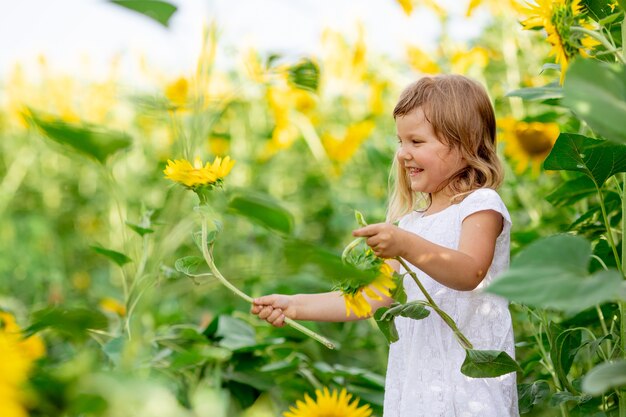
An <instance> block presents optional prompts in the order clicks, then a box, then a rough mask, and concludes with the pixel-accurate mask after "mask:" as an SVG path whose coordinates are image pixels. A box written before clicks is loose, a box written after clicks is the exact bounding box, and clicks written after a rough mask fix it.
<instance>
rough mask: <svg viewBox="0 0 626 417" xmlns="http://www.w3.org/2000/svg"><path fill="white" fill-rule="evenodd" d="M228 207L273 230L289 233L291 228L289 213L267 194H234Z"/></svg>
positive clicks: (291, 218)
mask: <svg viewBox="0 0 626 417" xmlns="http://www.w3.org/2000/svg"><path fill="white" fill-rule="evenodd" d="M228 208H229V209H230V210H231V211H233V212H235V213H237V214H239V215H242V216H244V217H247V218H248V219H250V220H252V221H254V222H256V223H258V224H261V225H263V226H265V227H268V228H270V229H272V230H274V231H277V232H281V233H285V234H290V233H291V231H292V230H293V216H292V215H291V213H289V211H288V210H287V209H285V208H284V207H283V206H281V205H280V204H278V203H277V202H275V201H273V200H272V199H270V198H269V197H268V196H262V195H258V194H256V195H235V196H234V197H233V198H232V199H231V200H230V202H229V204H228Z"/></svg>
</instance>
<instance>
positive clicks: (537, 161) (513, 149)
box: [498, 117, 560, 175]
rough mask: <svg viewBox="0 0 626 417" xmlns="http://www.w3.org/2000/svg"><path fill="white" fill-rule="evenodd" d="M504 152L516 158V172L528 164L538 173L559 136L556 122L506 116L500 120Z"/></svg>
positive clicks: (521, 171)
mask: <svg viewBox="0 0 626 417" xmlns="http://www.w3.org/2000/svg"><path fill="white" fill-rule="evenodd" d="M498 126H499V128H500V130H501V133H500V140H501V141H502V142H503V143H504V154H505V155H506V156H507V157H509V158H511V159H512V160H514V161H515V162H516V164H515V172H517V173H518V174H522V173H523V172H524V171H526V169H527V168H528V166H529V165H530V166H531V168H532V172H533V174H535V175H536V174H538V173H539V170H540V169H541V164H542V163H543V161H544V160H545V159H546V157H547V156H548V154H549V153H550V151H551V150H552V146H554V143H555V142H556V139H557V138H558V136H559V133H560V131H559V126H558V125H557V124H556V123H542V122H524V121H518V120H515V119H514V118H512V117H506V118H504V119H500V120H499V121H498Z"/></svg>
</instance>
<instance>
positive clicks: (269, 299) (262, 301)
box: [252, 294, 276, 305]
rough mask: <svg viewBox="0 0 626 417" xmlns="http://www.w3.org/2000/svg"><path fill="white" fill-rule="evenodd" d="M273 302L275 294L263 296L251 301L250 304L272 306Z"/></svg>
mask: <svg viewBox="0 0 626 417" xmlns="http://www.w3.org/2000/svg"><path fill="white" fill-rule="evenodd" d="M274 301H276V294H271V295H265V296H263V297H259V298H255V299H254V300H252V302H253V303H254V304H256V305H272V304H274Z"/></svg>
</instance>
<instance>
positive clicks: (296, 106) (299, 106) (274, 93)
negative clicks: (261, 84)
mask: <svg viewBox="0 0 626 417" xmlns="http://www.w3.org/2000/svg"><path fill="white" fill-rule="evenodd" d="M283 81H284V84H283V85H280V86H271V87H269V88H268V89H267V101H268V103H269V107H270V111H271V113H272V115H273V116H274V123H275V125H274V130H273V131H272V138H271V140H270V141H269V142H268V143H267V145H266V147H265V149H264V152H263V155H262V159H266V158H269V157H271V156H273V155H274V154H275V153H277V152H279V151H281V150H284V149H288V148H289V147H290V146H291V145H292V144H293V143H294V142H295V141H296V140H297V139H298V138H299V137H300V130H299V129H298V128H297V127H296V126H295V125H294V123H293V122H292V120H291V119H292V118H291V112H292V111H298V112H300V113H302V114H303V115H305V116H309V115H310V114H311V113H312V111H313V110H314V109H315V108H316V106H317V100H316V98H315V94H314V93H312V92H310V91H307V90H303V89H301V88H296V87H293V86H291V85H289V84H288V83H287V80H286V79H285V80H283Z"/></svg>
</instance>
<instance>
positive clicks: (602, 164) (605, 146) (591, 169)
mask: <svg viewBox="0 0 626 417" xmlns="http://www.w3.org/2000/svg"><path fill="white" fill-rule="evenodd" d="M624 117H625V118H624V120H626V115H625V116H624ZM625 131H626V129H625ZM544 168H545V169H551V170H565V171H577V172H582V173H584V174H585V175H587V176H588V177H589V178H592V179H593V180H594V181H595V182H596V184H598V186H602V184H604V182H605V181H606V180H607V179H608V178H609V177H611V176H612V175H614V174H616V173H618V172H626V145H624V144H617V143H613V142H609V141H606V140H599V139H592V138H588V137H586V136H582V135H576V134H573V133H561V134H560V135H559V137H558V139H557V141H556V143H555V144H554V147H553V148H552V151H551V152H550V155H548V157H547V158H546V160H545V162H544Z"/></svg>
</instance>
